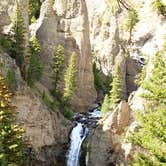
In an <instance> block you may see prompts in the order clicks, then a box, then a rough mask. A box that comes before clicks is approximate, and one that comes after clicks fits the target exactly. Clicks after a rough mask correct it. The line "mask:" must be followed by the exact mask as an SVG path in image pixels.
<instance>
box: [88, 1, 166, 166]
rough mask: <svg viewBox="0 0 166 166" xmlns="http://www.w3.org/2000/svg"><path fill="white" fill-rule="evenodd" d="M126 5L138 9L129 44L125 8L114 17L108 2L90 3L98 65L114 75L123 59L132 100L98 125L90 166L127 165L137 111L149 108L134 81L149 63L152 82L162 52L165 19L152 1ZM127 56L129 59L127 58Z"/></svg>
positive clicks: (127, 91)
mask: <svg viewBox="0 0 166 166" xmlns="http://www.w3.org/2000/svg"><path fill="white" fill-rule="evenodd" d="M125 2H126V3H128V5H129V6H132V7H133V8H134V9H136V11H137V14H138V18H139V21H138V23H137V24H136V26H135V27H134V29H133V32H132V36H131V41H130V42H129V41H128V40H129V38H130V37H129V33H128V32H125V31H124V20H125V19H126V13H127V10H126V9H125V7H124V6H121V10H120V11H119V12H117V13H116V15H114V14H112V13H111V11H110V5H111V4H109V3H108V1H96V5H93V4H94V3H95V2H92V1H88V0H87V4H88V3H89V5H88V6H89V8H88V11H89V12H90V13H91V15H89V17H90V27H91V30H90V32H91V37H90V39H91V44H92V49H93V51H94V58H95V61H96V62H97V63H98V67H99V68H100V69H101V70H102V71H103V73H105V74H107V73H109V72H112V67H113V65H114V64H117V63H118V61H119V60H117V58H118V57H120V59H123V63H121V64H120V66H121V70H123V72H122V73H121V74H122V75H124V77H125V78H124V80H125V87H126V95H127V96H130V97H129V99H128V102H127V103H125V102H122V103H120V104H119V106H117V108H116V109H115V110H114V111H113V112H110V113H108V114H107V115H106V116H105V117H104V119H102V121H101V122H99V127H98V129H97V130H96V131H95V133H94V135H93V136H92V139H91V141H90V145H89V146H88V147H89V151H88V156H87V158H88V163H87V165H89V166H97V165H120V164H122V163H123V164H124V165H128V161H130V159H131V156H132V154H133V152H134V147H133V146H132V144H131V143H126V138H127V137H128V136H129V135H130V131H135V130H137V127H136V126H137V125H136V123H135V120H134V118H135V113H136V111H137V110H142V111H143V110H144V109H145V105H146V101H145V100H144V99H143V98H142V97H141V94H142V93H143V92H144V89H142V88H141V87H140V88H138V86H137V85H136V84H135V83H134V79H135V76H136V75H137V74H138V73H139V72H140V71H141V68H142V67H143V66H144V65H145V60H147V59H148V63H147V64H146V73H147V74H146V78H145V79H148V78H149V76H150V75H151V70H152V68H153V61H154V56H155V54H156V53H157V52H158V51H160V50H161V49H162V48H163V43H164V35H165V34H166V18H165V17H164V16H162V15H159V14H158V13H157V12H156V11H155V10H154V9H152V5H151V3H152V1H144V0H142V1H134V2H133V1H125ZM163 2H164V3H165V4H166V2H165V1H163ZM102 9H104V10H102ZM121 50H122V51H121ZM126 53H127V54H128V56H125V54H126ZM163 56H164V55H163ZM163 58H164V57H163ZM124 91H125V90H124ZM133 91H135V92H133ZM125 128H127V129H126V131H125V130H124V129H125ZM105 135H107V136H108V138H107V137H105ZM122 135H123V136H122ZM122 137H123V139H122ZM105 138H106V139H105ZM102 140H103V141H102ZM100 142H102V143H100Z"/></svg>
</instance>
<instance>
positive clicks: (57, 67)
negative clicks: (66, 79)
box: [52, 44, 65, 97]
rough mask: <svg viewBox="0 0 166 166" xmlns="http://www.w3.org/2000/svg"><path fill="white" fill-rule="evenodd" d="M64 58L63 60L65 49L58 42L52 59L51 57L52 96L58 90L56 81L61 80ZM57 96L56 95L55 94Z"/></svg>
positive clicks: (55, 94) (57, 92)
mask: <svg viewBox="0 0 166 166" xmlns="http://www.w3.org/2000/svg"><path fill="white" fill-rule="evenodd" d="M64 60H65V50H64V47H63V46H62V45H60V44H58V45H57V47H56V50H55V53H54V59H53V65H52V68H53V85H54V88H53V90H52V94H53V96H55V97H56V96H57V94H59V93H60V92H59V91H58V87H57V86H58V83H59V82H60V81H62V75H63V67H64ZM57 97H58V96H57Z"/></svg>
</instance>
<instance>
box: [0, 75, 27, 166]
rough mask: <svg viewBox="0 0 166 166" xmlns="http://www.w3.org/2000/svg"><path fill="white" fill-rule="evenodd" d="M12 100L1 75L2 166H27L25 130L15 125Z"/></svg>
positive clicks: (0, 134)
mask: <svg viewBox="0 0 166 166" xmlns="http://www.w3.org/2000/svg"><path fill="white" fill-rule="evenodd" d="M10 98H11V93H9V91H8V89H7V87H6V85H5V83H4V79H3V77H2V76H1V75H0V166H8V165H13V166H15V165H16V166H22V165H25V166H26V165H27V159H26V157H25V143H24V141H23V138H22V134H23V132H24V130H23V129H22V128H20V127H19V126H18V125H16V124H15V113H14V111H15V110H14V107H12V106H11V103H10Z"/></svg>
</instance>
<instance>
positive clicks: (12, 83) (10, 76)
mask: <svg viewBox="0 0 166 166" xmlns="http://www.w3.org/2000/svg"><path fill="white" fill-rule="evenodd" d="M6 83H7V86H8V88H9V90H10V91H11V92H12V93H14V92H15V90H16V79H15V73H14V71H12V70H8V71H7V74H6Z"/></svg>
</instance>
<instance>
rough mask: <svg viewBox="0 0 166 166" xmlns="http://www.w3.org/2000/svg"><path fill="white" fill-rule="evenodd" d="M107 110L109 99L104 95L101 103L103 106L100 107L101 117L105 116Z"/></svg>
mask: <svg viewBox="0 0 166 166" xmlns="http://www.w3.org/2000/svg"><path fill="white" fill-rule="evenodd" d="M109 108H110V99H109V96H108V95H105V97H104V101H103V104H102V107H101V113H102V115H105V114H106V113H107V112H109V111H110V109H109Z"/></svg>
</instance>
